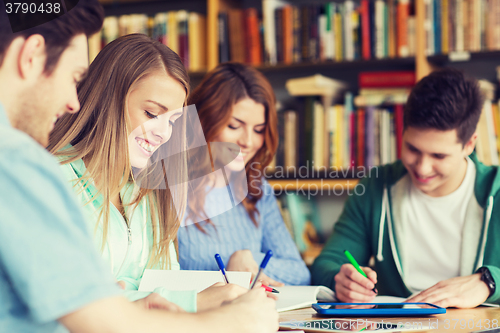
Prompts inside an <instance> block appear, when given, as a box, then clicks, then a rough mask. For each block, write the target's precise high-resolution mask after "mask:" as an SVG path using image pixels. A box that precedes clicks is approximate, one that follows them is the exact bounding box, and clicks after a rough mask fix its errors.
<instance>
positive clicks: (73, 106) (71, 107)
mask: <svg viewBox="0 0 500 333" xmlns="http://www.w3.org/2000/svg"><path fill="white" fill-rule="evenodd" d="M79 110H80V101H79V100H78V94H77V93H76V89H75V93H74V94H73V97H72V98H71V100H70V101H69V102H68V104H66V112H68V113H76V112H78V111H79Z"/></svg>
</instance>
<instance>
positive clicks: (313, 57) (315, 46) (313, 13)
mask: <svg viewBox="0 0 500 333" xmlns="http://www.w3.org/2000/svg"><path fill="white" fill-rule="evenodd" d="M318 21H319V6H318V5H311V6H310V8H309V22H310V23H309V24H310V25H309V52H308V55H309V61H312V62H314V61H317V60H318V59H319V29H318V25H319V24H318V23H319V22H318Z"/></svg>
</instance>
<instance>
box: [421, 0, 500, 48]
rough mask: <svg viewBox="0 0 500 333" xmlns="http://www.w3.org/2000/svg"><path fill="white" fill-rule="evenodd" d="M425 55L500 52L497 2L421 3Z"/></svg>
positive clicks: (443, 0)
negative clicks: (423, 9) (423, 12)
mask: <svg viewBox="0 0 500 333" xmlns="http://www.w3.org/2000/svg"><path fill="white" fill-rule="evenodd" d="M424 3H425V23H424V29H425V34H426V41H427V45H426V53H427V55H433V54H441V53H451V52H461V51H471V52H478V51H490V50H498V49H500V1H499V0H424Z"/></svg>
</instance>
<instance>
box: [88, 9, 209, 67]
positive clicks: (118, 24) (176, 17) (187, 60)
mask: <svg viewBox="0 0 500 333" xmlns="http://www.w3.org/2000/svg"><path fill="white" fill-rule="evenodd" d="M206 31H207V29H206V18H205V16H204V15H202V14H199V13H195V12H187V11H185V10H179V11H170V12H167V13H157V14H156V15H155V16H154V17H148V16H147V15H145V14H131V15H122V16H119V17H117V16H108V17H106V18H105V20H104V24H103V29H102V30H101V31H100V32H98V33H97V34H95V35H94V36H92V37H90V38H89V58H90V60H91V61H92V60H93V59H94V58H95V57H96V56H97V54H98V53H99V51H100V50H101V49H102V48H103V47H104V46H106V44H108V43H110V42H112V41H113V40H115V39H117V38H118V37H120V36H124V35H127V34H131V33H143V34H146V35H148V36H150V37H152V38H153V39H155V40H158V41H160V42H161V43H163V44H165V45H167V46H168V47H170V48H171V49H172V50H173V51H174V52H176V53H177V54H178V55H179V56H180V57H181V59H182V61H183V63H184V66H186V68H187V69H188V70H189V71H192V72H196V71H202V70H205V69H206V67H207V52H206V40H207V36H206Z"/></svg>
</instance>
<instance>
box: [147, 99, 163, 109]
mask: <svg viewBox="0 0 500 333" xmlns="http://www.w3.org/2000/svg"><path fill="white" fill-rule="evenodd" d="M146 102H149V103H153V104H155V105H157V106H159V107H160V108H161V109H162V110H163V111H165V112H166V111H168V108H167V107H166V106H165V105H162V104H160V103H158V102H155V101H152V100H150V99H148V100H147V101H146Z"/></svg>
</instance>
